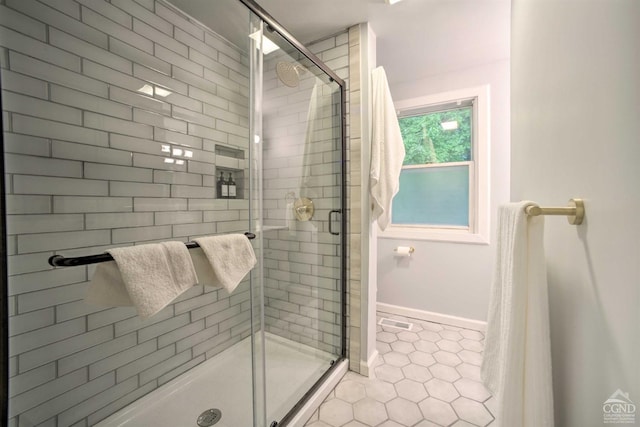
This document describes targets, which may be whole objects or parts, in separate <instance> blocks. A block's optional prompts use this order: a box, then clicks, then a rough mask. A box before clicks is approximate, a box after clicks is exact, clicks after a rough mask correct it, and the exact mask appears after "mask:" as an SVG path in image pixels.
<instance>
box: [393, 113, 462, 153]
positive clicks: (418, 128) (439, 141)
mask: <svg viewBox="0 0 640 427" xmlns="http://www.w3.org/2000/svg"><path fill="white" fill-rule="evenodd" d="M472 114H473V111H472V107H463V108H457V109H453V110H447V111H440V112H435V113H430V114H423V115H418V116H410V117H401V118H399V123H400V131H401V133H402V139H403V141H404V146H405V151H406V155H405V158H404V162H403V165H423V164H429V163H451V162H465V161H469V160H471V153H472V148H471V140H472V138H471V133H472V123H471V117H472ZM454 121H455V122H457V123H458V128H457V129H454V130H445V129H443V127H442V126H441V123H443V122H454Z"/></svg>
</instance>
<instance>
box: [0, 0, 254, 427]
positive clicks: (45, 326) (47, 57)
mask: <svg viewBox="0 0 640 427" xmlns="http://www.w3.org/2000/svg"><path fill="white" fill-rule="evenodd" d="M2 3H3V4H4V6H3V5H0V25H1V26H0V45H1V48H0V57H1V58H2V60H1V61H0V63H1V65H2V70H1V75H2V89H3V93H2V95H3V108H4V111H3V120H4V123H3V124H4V130H5V135H4V138H5V140H4V141H5V151H6V173H7V193H8V195H7V211H8V214H9V215H8V234H9V235H8V248H9V254H10V255H11V256H9V271H10V275H11V277H10V278H9V283H10V286H9V288H10V290H9V293H10V297H9V312H10V315H11V316H12V317H11V318H10V322H9V328H10V331H11V342H10V352H11V358H10V366H11V370H10V375H11V379H10V387H11V390H10V395H11V400H10V418H11V420H10V425H14V426H32V425H46V426H68V425H77V426H86V425H93V424H95V423H96V422H98V421H100V420H101V419H104V418H105V417H107V416H109V415H110V414H112V413H114V412H116V411H117V410H119V409H121V408H122V407H124V406H126V405H127V404H128V403H130V402H132V401H133V400H135V399H137V398H139V397H140V396H142V395H144V394H145V393H148V392H149V391H151V390H153V389H154V388H156V387H158V386H160V385H162V384H163V383H165V382H167V381H169V380H170V379H172V378H174V377H175V376H177V375H179V374H181V373H182V372H184V371H186V370H188V369H190V368H191V367H193V366H195V365H197V364H198V363H200V362H202V361H203V360H205V359H206V358H208V357H212V356H214V355H215V354H217V353H218V352H219V351H222V350H223V349H225V348H227V347H229V346H230V345H232V344H234V343H236V342H238V341H239V340H241V339H242V338H244V337H246V336H247V335H248V334H249V309H250V301H249V292H248V281H245V282H244V283H242V284H241V285H240V287H239V288H237V289H236V290H235V292H234V293H233V294H232V295H229V294H227V293H226V292H225V291H223V290H212V289H203V288H202V287H195V288H193V289H192V290H190V291H188V292H187V293H185V294H184V295H183V296H181V297H180V298H179V299H178V300H177V301H176V302H175V303H173V304H171V305H170V306H168V307H167V308H165V309H164V310H162V311H161V312H160V313H159V314H157V315H156V316H153V317H152V318H151V319H148V320H146V321H142V320H140V318H138V317H137V316H136V315H135V311H134V310H133V309H132V308H130V307H126V308H107V309H105V308H100V307H95V306H89V305H87V304H85V303H84V302H83V301H82V299H83V297H84V293H85V291H86V288H87V285H88V280H89V279H90V277H91V275H92V274H93V271H94V268H95V267H92V266H89V267H70V268H59V269H51V268H50V267H49V266H48V264H47V258H48V257H49V256H51V255H53V254H54V253H55V252H59V253H61V254H63V255H65V256H80V255H86V254H92V253H100V252H103V251H104V250H105V249H107V248H110V247H115V246H119V245H131V244H138V243H147V242H151V241H156V240H163V239H174V240H182V241H188V240H191V239H192V238H193V237H194V236H197V235H206V234H215V233H221V232H224V233H227V232H244V231H246V229H247V227H248V221H247V220H246V219H247V218H248V215H247V211H248V201H247V200H233V201H230V200H218V199H214V196H215V179H214V177H215V170H216V169H215V168H216V163H217V159H218V158H220V156H216V154H215V145H216V144H225V145H228V146H230V147H233V148H235V149H238V150H242V151H244V152H245V157H246V153H247V149H248V98H247V96H248V95H247V94H248V77H247V76H248V75H249V70H248V66H247V64H248V61H247V58H246V57H245V56H244V54H243V53H242V52H241V51H240V50H238V49H237V48H234V47H233V46H230V45H228V44H227V42H225V41H224V40H223V39H221V38H220V37H219V36H217V35H216V34H215V33H213V32H211V31H209V30H207V29H205V28H203V27H202V26H200V25H199V24H195V23H192V22H190V21H189V20H188V19H187V18H186V17H184V16H181V15H180V14H179V13H175V12H174V11H173V9H171V8H169V7H166V5H165V4H163V3H162V2H161V1H155V2H154V1H140V2H138V3H136V2H134V1H133V0H117V1H116V0H113V1H111V2H106V1H102V0H80V1H78V2H75V1H35V0H7V1H4V2H2ZM159 86H162V89H165V90H168V91H170V92H172V93H171V94H169V95H167V96H159V95H156V96H153V92H152V91H153V90H154V88H155V90H157V87H159ZM140 90H143V91H145V92H146V93H147V94H143V93H141V92H140ZM149 94H151V95H149ZM163 94H164V95H166V92H164V93H163ZM163 145H164V146H169V147H171V148H172V147H174V146H176V147H181V148H183V149H184V148H186V147H188V148H189V149H190V150H191V151H192V153H193V157H191V158H188V159H186V158H185V159H184V160H185V161H184V163H182V164H178V162H174V163H165V158H166V157H167V155H166V153H165V152H163V151H162V148H163ZM234 166H236V167H238V168H244V167H245V166H248V162H235V163H234ZM244 176H245V177H248V171H247V170H246V169H245V174H244ZM245 188H247V186H246V185H245ZM247 196H248V195H247V194H244V197H245V198H246V197H247ZM243 219H244V220H243Z"/></svg>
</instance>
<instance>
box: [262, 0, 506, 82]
mask: <svg viewBox="0 0 640 427" xmlns="http://www.w3.org/2000/svg"><path fill="white" fill-rule="evenodd" d="M257 2H258V3H259V4H260V5H261V6H262V7H263V8H264V9H265V10H267V11H268V12H269V14H270V15H271V16H272V17H273V18H275V20H276V21H278V22H279V23H280V24H281V25H282V26H284V27H285V28H286V29H287V30H288V31H289V32H290V33H291V34H292V35H293V36H294V37H296V38H297V39H298V40H299V41H301V42H302V43H305V44H307V43H309V42H312V41H315V40H319V39H322V38H323V37H326V36H329V35H333V34H335V33H337V32H340V31H344V30H345V29H346V28H348V27H350V26H352V25H354V24H358V23H361V22H369V24H370V25H371V28H372V29H373V31H374V33H375V34H376V37H377V63H378V65H382V66H384V68H385V71H386V74H387V77H388V79H389V83H390V85H391V86H393V84H397V83H403V82H406V81H410V80H417V79H420V78H425V77H429V76H435V75H439V74H444V73H447V72H451V71H455V70H462V69H466V68H471V67H474V66H478V65H481V64H486V63H490V62H495V61H498V60H501V59H506V58H509V46H510V45H509V37H510V35H509V32H510V13H511V8H510V0H403V1H401V2H400V3H397V4H394V5H388V4H387V3H386V2H385V0H257Z"/></svg>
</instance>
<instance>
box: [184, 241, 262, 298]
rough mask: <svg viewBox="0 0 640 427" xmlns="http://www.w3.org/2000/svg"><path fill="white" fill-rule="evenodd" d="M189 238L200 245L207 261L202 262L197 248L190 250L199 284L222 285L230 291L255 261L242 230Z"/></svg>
mask: <svg viewBox="0 0 640 427" xmlns="http://www.w3.org/2000/svg"><path fill="white" fill-rule="evenodd" d="M193 240H194V241H196V242H197V243H198V245H200V248H201V249H202V252H204V256H205V257H206V261H208V263H207V262H203V260H202V259H201V257H200V255H199V254H200V251H199V250H197V249H196V250H195V251H194V253H193V262H194V264H195V265H196V268H197V270H198V277H199V279H200V281H199V282H198V283H200V284H201V285H207V286H222V287H223V288H225V289H226V290H227V292H229V293H231V292H233V290H234V289H235V288H236V286H238V284H239V283H240V282H241V281H242V279H243V278H244V277H245V276H246V275H247V273H249V271H251V269H252V268H253V266H255V265H256V263H257V260H256V255H255V253H254V252H253V247H252V246H251V242H250V241H249V239H247V236H245V235H244V234H223V235H219V236H208V237H199V238H197V239H193ZM207 264H208V266H209V268H207Z"/></svg>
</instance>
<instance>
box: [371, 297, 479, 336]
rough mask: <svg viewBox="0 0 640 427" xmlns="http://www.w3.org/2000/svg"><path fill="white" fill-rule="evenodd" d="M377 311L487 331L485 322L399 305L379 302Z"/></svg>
mask: <svg viewBox="0 0 640 427" xmlns="http://www.w3.org/2000/svg"><path fill="white" fill-rule="evenodd" d="M377 310H378V311H381V312H383V313H390V314H397V315H398V316H405V317H411V318H413V319H419V320H426V321H429V322H435V323H443V324H445V325H451V326H458V327H459V328H465V329H473V330H474V331H480V332H485V331H486V330H487V322H483V321H480V320H473V319H467V318H465V317H457V316H451V315H448V314H442V313H434V312H432V311H425V310H418V309H416V308H408V307H401V306H399V305H393V304H385V303H382V302H379V303H377Z"/></svg>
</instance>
